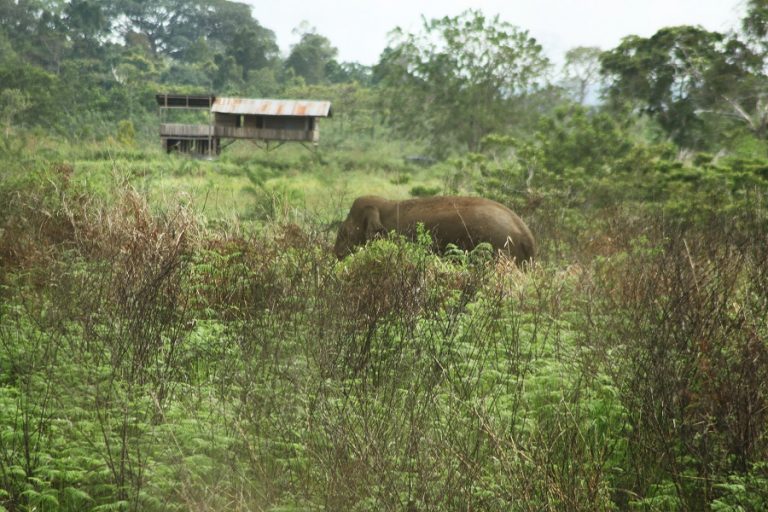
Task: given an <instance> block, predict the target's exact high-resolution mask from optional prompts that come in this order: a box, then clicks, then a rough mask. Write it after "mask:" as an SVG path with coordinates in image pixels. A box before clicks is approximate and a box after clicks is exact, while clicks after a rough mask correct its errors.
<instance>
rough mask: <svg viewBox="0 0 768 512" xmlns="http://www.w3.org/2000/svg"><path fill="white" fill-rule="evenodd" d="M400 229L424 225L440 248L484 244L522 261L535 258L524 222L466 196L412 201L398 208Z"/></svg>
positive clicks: (486, 201)
mask: <svg viewBox="0 0 768 512" xmlns="http://www.w3.org/2000/svg"><path fill="white" fill-rule="evenodd" d="M396 210H397V211H396V212H395V216H396V218H397V219H396V224H397V225H398V227H399V229H401V230H405V231H412V230H413V229H414V228H415V225H416V224H418V223H419V222H422V223H423V224H424V225H425V226H426V227H427V228H428V229H429V230H430V231H432V233H433V235H435V236H436V238H437V240H436V242H437V243H438V245H442V246H444V245H446V244H447V243H454V244H457V245H459V246H460V247H462V248H464V249H471V248H472V247H474V246H476V245H477V244H479V243H481V242H488V243H490V244H491V245H492V246H494V248H496V249H499V250H502V251H505V252H509V253H510V254H511V255H512V256H514V257H515V258H517V259H519V260H530V259H532V258H533V257H534V256H535V252H536V246H535V241H534V238H533V235H532V234H531V232H530V230H529V229H528V226H527V225H526V224H525V222H523V220H522V219H521V218H520V217H519V216H518V215H517V214H516V213H515V212H513V211H512V210H510V209H509V208H507V207H506V206H504V205H502V204H501V203H498V202H496V201H493V200H490V199H485V198H480V197H465V196H436V197H431V198H420V199H410V200H406V201H402V202H400V203H399V204H398V205H397V207H396Z"/></svg>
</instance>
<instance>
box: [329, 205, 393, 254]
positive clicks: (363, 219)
mask: <svg viewBox="0 0 768 512" xmlns="http://www.w3.org/2000/svg"><path fill="white" fill-rule="evenodd" d="M386 232H387V230H386V228H385V227H384V226H383V225H382V223H381V217H380V214H379V206H378V205H377V204H376V201H375V199H374V198H368V197H361V198H359V199H357V200H356V201H355V202H354V203H353V204H352V208H351V209H350V210H349V215H347V218H346V219H344V222H342V223H341V225H340V226H339V233H338V235H336V244H335V245H334V247H333V252H334V253H335V254H336V257H337V258H339V259H342V258H344V257H345V256H347V255H348V254H350V253H351V252H352V250H353V249H354V248H355V247H358V246H360V245H364V244H365V243H366V242H367V241H368V240H372V239H374V238H375V237H376V236H378V235H383V234H386Z"/></svg>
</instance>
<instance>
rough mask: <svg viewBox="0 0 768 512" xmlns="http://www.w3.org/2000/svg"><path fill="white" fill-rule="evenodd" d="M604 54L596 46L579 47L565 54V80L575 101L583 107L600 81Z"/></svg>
mask: <svg viewBox="0 0 768 512" xmlns="http://www.w3.org/2000/svg"><path fill="white" fill-rule="evenodd" d="M602 53H603V51H602V50H601V49H600V48H597V47H594V46H578V47H576V48H571V49H570V50H568V51H567V52H566V53H565V64H564V65H563V79H564V82H565V85H566V88H568V89H569V91H571V94H572V95H573V98H574V100H576V101H577V102H578V103H580V104H582V105H583V104H584V102H585V101H586V99H587V96H588V95H589V94H590V92H594V91H593V90H592V89H593V88H594V87H595V85H596V84H597V83H598V82H599V80H600V55H601V54H602Z"/></svg>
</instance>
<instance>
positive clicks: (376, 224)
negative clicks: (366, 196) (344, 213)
mask: <svg viewBox="0 0 768 512" xmlns="http://www.w3.org/2000/svg"><path fill="white" fill-rule="evenodd" d="M363 218H364V219H365V239H366V240H373V239H374V238H376V237H377V236H379V235H386V234H387V230H386V228H385V227H384V226H383V225H382V223H381V218H380V217H379V209H378V208H374V207H373V206H368V207H367V208H366V209H365V214H364V217H363Z"/></svg>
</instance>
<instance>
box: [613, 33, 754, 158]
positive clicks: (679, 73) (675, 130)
mask: <svg viewBox="0 0 768 512" xmlns="http://www.w3.org/2000/svg"><path fill="white" fill-rule="evenodd" d="M725 46H726V45H725V36H723V35H722V34H720V33H717V32H709V31H707V30H704V29H702V28H699V27H689V26H681V27H668V28H663V29H661V30H659V31H658V32H656V34H654V35H653V36H652V37H650V38H643V37H638V36H629V37H626V38H624V40H623V41H622V42H621V44H620V45H619V46H618V47H616V48H615V49H613V50H611V51H608V52H606V53H604V54H603V55H602V58H601V62H602V73H603V75H604V76H605V78H606V79H607V80H608V86H607V93H608V98H609V100H610V101H611V102H612V103H613V105H618V104H622V103H624V102H627V101H629V102H630V103H634V104H636V105H638V107H639V111H640V112H642V113H644V114H646V115H649V116H650V117H652V118H654V119H655V120H656V121H657V122H658V123H659V125H660V126H661V127H662V128H663V130H664V131H665V132H666V133H667V135H668V136H669V137H670V138H671V139H672V140H673V141H674V142H675V143H677V144H678V145H679V146H683V147H702V146H705V143H706V133H705V130H706V128H707V125H706V123H704V117H703V114H704V113H705V111H706V110H709V109H711V107H712V99H713V98H714V97H718V96H720V95H721V91H718V90H717V89H718V87H719V86H720V85H721V84H722V82H720V81H718V78H719V77H723V76H729V80H739V79H741V78H742V77H743V75H744V71H743V69H741V67H740V66H738V65H737V64H735V63H733V62H731V61H730V60H729V59H728V53H727V52H726V51H725ZM714 70H716V73H713V71H714Z"/></svg>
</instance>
